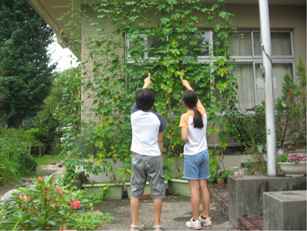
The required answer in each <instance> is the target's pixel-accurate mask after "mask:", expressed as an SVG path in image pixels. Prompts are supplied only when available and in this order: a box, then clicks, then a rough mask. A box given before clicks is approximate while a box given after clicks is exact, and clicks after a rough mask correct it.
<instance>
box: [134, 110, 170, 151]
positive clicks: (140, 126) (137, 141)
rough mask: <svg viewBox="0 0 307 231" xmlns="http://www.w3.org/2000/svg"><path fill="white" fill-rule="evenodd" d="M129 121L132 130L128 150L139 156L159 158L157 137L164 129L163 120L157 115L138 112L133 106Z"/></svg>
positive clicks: (149, 112) (150, 112)
mask: <svg viewBox="0 0 307 231" xmlns="http://www.w3.org/2000/svg"><path fill="white" fill-rule="evenodd" d="M130 119H131V128H132V143H131V149H130V150H131V151H132V152H134V153H137V154H139V155H145V156H160V155H161V151H160V147H159V143H158V135H159V133H160V132H163V130H164V129H165V126H166V123H165V120H163V119H162V117H161V116H160V115H159V114H157V113H154V112H152V111H148V112H146V111H142V110H138V109H137V108H136V107H135V106H134V108H133V109H132V113H131V117H130Z"/></svg>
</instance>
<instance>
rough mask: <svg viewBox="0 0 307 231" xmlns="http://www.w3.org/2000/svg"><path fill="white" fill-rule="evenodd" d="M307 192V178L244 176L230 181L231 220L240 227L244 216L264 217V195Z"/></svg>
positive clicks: (231, 178)
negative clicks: (283, 192) (295, 191)
mask: <svg viewBox="0 0 307 231" xmlns="http://www.w3.org/2000/svg"><path fill="white" fill-rule="evenodd" d="M289 190H306V177H268V176H244V177H239V178H235V177H230V178H229V179H228V191H229V195H230V201H229V210H228V211H229V220H230V223H231V224H232V225H233V226H234V227H237V226H238V219H239V218H240V217H242V216H253V215H259V216H261V215H262V210H263V206H262V205H263V193H264V192H272V191H289Z"/></svg>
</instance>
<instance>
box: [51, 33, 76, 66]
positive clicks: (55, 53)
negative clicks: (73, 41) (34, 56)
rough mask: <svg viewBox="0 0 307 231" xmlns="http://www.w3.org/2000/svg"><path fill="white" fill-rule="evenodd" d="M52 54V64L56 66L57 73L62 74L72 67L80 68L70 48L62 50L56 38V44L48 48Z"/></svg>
mask: <svg viewBox="0 0 307 231" xmlns="http://www.w3.org/2000/svg"><path fill="white" fill-rule="evenodd" d="M48 52H49V54H50V64H56V65H57V66H56V69H55V71H56V72H62V71H64V70H67V69H70V68H72V67H76V66H78V64H79V62H78V59H77V58H76V56H75V55H74V54H73V53H72V52H71V51H70V49H68V48H62V47H61V45H60V44H58V42H57V39H56V37H54V42H53V43H52V44H50V46H49V47H48Z"/></svg>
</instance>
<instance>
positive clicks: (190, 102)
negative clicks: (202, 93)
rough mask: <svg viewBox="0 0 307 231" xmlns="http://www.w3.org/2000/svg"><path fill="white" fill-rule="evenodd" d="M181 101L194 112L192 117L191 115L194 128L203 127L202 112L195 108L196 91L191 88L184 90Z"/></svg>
mask: <svg viewBox="0 0 307 231" xmlns="http://www.w3.org/2000/svg"><path fill="white" fill-rule="evenodd" d="M183 102H184V104H185V105H186V106H187V107H188V108H189V109H190V110H193V112H194V117H193V124H194V128H199V129H201V128H203V127H204V121H203V116H202V114H201V113H200V111H198V110H197V102H198V97H197V95H196V93H195V92H194V91H191V90H188V91H186V92H185V93H184V95H183Z"/></svg>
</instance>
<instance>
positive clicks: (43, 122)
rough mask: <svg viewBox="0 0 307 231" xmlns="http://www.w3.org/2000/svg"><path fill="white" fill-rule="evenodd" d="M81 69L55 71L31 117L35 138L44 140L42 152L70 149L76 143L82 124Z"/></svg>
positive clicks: (70, 150) (64, 151)
mask: <svg viewBox="0 0 307 231" xmlns="http://www.w3.org/2000/svg"><path fill="white" fill-rule="evenodd" d="M80 124H81V71H80V69H79V68H74V69H70V70H66V71H64V72H62V73H58V74H56V76H55V78H54V81H53V83H52V87H51V91H50V94H49V95H48V97H47V98H46V99H45V100H44V105H43V108H42V110H41V111H40V112H39V113H38V114H37V116H36V117H35V119H34V126H35V127H37V128H38V134H37V137H38V139H39V140H40V141H41V142H42V143H43V144H44V153H50V152H51V151H54V150H53V149H54V146H55V145H56V144H59V143H60V138H62V143H61V147H60V148H61V150H63V153H65V155H66V154H67V153H66V151H69V152H72V150H73V149H72V147H76V145H75V143H76V142H77V141H76V139H77V138H78V137H79V133H80V127H81V125H80Z"/></svg>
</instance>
